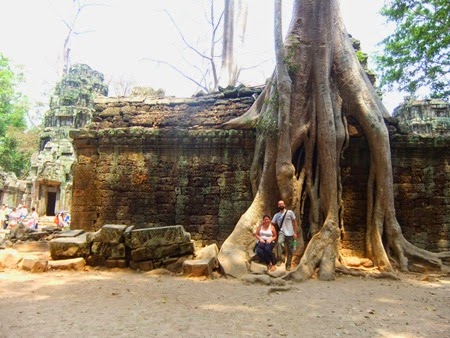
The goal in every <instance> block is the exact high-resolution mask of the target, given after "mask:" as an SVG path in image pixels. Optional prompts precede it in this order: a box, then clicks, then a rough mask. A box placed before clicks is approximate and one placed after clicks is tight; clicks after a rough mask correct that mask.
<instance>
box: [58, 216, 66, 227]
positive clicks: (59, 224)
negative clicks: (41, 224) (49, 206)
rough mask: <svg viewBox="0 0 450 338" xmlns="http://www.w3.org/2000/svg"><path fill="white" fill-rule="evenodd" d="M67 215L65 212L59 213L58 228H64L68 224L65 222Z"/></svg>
mask: <svg viewBox="0 0 450 338" xmlns="http://www.w3.org/2000/svg"><path fill="white" fill-rule="evenodd" d="M65 216H66V214H65V213H64V212H60V213H59V214H58V228H60V229H63V228H64V227H66V226H67V223H66V222H65V220H64V219H65Z"/></svg>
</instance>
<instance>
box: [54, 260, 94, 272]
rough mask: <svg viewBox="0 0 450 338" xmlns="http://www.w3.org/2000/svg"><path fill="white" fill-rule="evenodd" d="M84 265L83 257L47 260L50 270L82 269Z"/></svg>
mask: <svg viewBox="0 0 450 338" xmlns="http://www.w3.org/2000/svg"><path fill="white" fill-rule="evenodd" d="M85 265H86V261H85V260H84V258H83V257H78V258H70V259H62V260H57V261H48V268H49V269H51V270H77V271H82V270H84V267H85Z"/></svg>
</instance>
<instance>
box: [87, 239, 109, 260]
mask: <svg viewBox="0 0 450 338" xmlns="http://www.w3.org/2000/svg"><path fill="white" fill-rule="evenodd" d="M112 247H113V244H108V243H102V242H93V243H92V246H91V252H92V254H93V255H95V256H103V257H106V258H108V257H110V256H111V251H112Z"/></svg>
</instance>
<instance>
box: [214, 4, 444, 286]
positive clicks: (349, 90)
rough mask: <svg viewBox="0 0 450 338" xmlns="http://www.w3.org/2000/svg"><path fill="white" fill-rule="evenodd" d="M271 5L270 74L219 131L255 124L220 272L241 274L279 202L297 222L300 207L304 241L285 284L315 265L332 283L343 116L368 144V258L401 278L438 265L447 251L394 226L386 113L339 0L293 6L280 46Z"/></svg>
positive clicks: (278, 6) (308, 273)
mask: <svg viewBox="0 0 450 338" xmlns="http://www.w3.org/2000/svg"><path fill="white" fill-rule="evenodd" d="M275 3H276V6H275V21H276V23H275V27H276V29H275V31H276V34H275V41H276V43H275V49H276V69H275V72H274V74H273V76H272V79H271V81H270V83H268V84H267V86H266V88H265V90H264V91H263V93H262V94H261V95H260V96H259V97H258V99H257V100H256V101H255V103H254V105H253V106H252V107H251V108H250V110H249V111H248V112H247V113H246V114H244V115H243V116H241V117H239V118H236V119H234V120H232V121H230V122H229V123H227V124H226V126H227V127H229V128H253V127H255V126H256V128H257V141H256V142H257V143H256V149H255V155H254V159H253V163H252V168H251V180H252V186H253V189H254V200H253V202H252V204H251V206H250V207H249V208H248V210H247V211H246V212H245V213H244V214H243V215H242V216H241V218H240V220H239V222H238V224H237V225H236V227H235V229H234V231H233V233H232V234H231V235H230V236H229V237H228V238H227V240H226V241H225V242H224V244H223V245H222V247H221V251H220V254H219V260H220V263H221V265H222V267H223V269H224V271H225V273H227V274H229V275H232V276H236V277H237V276H241V275H243V274H245V273H247V262H248V254H247V253H248V251H249V250H251V247H252V246H253V244H254V235H253V233H254V230H255V227H256V224H257V223H258V222H259V221H260V218H261V215H262V214H263V212H264V210H265V209H266V208H268V207H270V206H273V205H275V203H276V200H277V199H283V200H284V201H285V202H286V204H287V205H289V206H290V208H291V209H293V210H294V211H295V213H296V215H297V217H298V218H300V217H299V215H300V214H301V211H303V210H305V208H304V206H305V203H308V208H307V209H308V210H309V223H310V227H311V232H312V234H313V236H312V238H311V240H310V241H309V243H308V245H307V247H306V249H305V251H304V255H303V257H302V258H301V261H300V264H299V265H298V266H297V267H296V268H295V270H294V271H292V272H291V273H290V274H289V278H293V279H295V280H304V279H306V278H309V277H310V276H311V275H312V274H313V273H314V272H315V271H316V269H317V268H318V269H319V278H321V279H324V280H329V279H333V278H334V274H335V268H336V262H338V261H339V244H340V236H341V229H342V225H343V212H344V211H343V202H342V197H341V195H342V182H341V175H340V159H341V156H342V154H343V152H344V150H345V148H346V146H347V144H348V140H349V135H348V130H347V119H348V118H349V117H352V118H354V119H356V120H357V121H358V122H359V124H360V125H361V127H362V128H363V130H364V133H365V136H366V138H367V141H368V144H369V147H370V159H371V161H370V174H369V177H368V193H367V196H368V198H367V200H368V206H367V231H366V233H367V235H366V252H367V255H368V256H369V258H370V259H371V260H372V261H373V262H374V264H375V265H376V266H377V267H378V268H379V269H380V271H384V272H387V273H390V272H393V271H394V266H393V264H392V263H391V262H396V266H398V267H399V268H400V269H401V270H404V271H406V270H408V264H409V263H408V262H409V260H413V259H416V258H417V259H420V260H422V261H427V262H430V263H431V264H433V265H435V266H438V267H441V266H443V263H442V260H441V258H442V257H444V256H446V254H436V253H430V252H427V251H425V250H422V249H419V248H417V247H415V246H413V245H411V244H410V243H409V242H408V241H407V240H406V239H405V238H404V237H403V234H402V231H401V228H400V226H399V224H398V222H397V218H396V215H395V209H394V194H393V180H392V168H391V159H390V155H391V154H390V145H389V137H388V129H387V127H386V124H385V118H387V117H388V116H389V114H388V112H387V111H386V109H385V107H384V106H383V104H382V102H381V100H380V99H379V97H378V95H377V94H376V92H375V90H374V88H373V86H372V84H371V83H370V81H369V79H368V78H367V75H366V74H365V72H364V70H363V68H362V67H361V65H360V63H359V61H358V59H357V57H356V54H355V51H354V49H353V47H352V43H351V41H350V39H349V35H348V34H347V31H346V29H345V27H344V23H343V22H342V18H341V14H340V9H339V3H338V0H315V1H307V0H296V1H295V3H294V10H293V17H292V21H291V24H290V27H289V30H288V34H287V37H286V39H285V41H284V43H283V41H282V37H281V28H280V27H281V13H280V12H281V0H276V1H275ZM383 238H385V242H384V241H383ZM447 256H448V255H447Z"/></svg>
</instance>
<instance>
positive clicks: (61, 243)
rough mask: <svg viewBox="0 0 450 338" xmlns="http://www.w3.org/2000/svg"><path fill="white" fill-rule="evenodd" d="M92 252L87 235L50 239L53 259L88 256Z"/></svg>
mask: <svg viewBox="0 0 450 338" xmlns="http://www.w3.org/2000/svg"><path fill="white" fill-rule="evenodd" d="M90 253H91V248H90V244H89V243H88V242H87V241H86V235H85V234H82V235H80V236H77V237H63V238H54V239H52V240H51V241H50V255H51V257H52V258H53V259H66V258H73V257H86V256H89V255H90Z"/></svg>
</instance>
